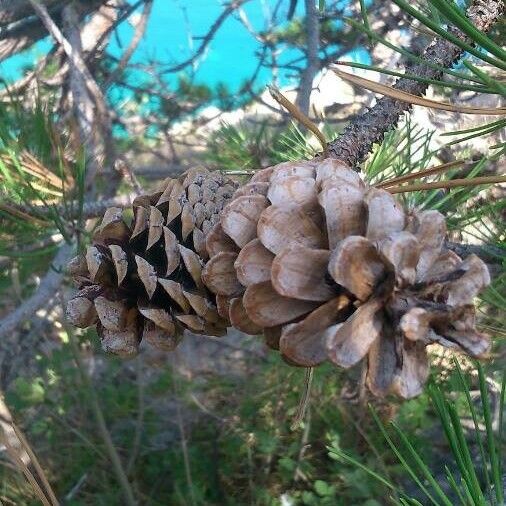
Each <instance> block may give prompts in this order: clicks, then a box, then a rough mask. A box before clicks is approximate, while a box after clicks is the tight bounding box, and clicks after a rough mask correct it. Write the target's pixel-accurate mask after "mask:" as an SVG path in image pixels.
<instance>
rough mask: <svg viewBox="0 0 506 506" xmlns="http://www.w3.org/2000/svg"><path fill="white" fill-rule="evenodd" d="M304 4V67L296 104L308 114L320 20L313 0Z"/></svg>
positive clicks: (315, 71)
mask: <svg viewBox="0 0 506 506" xmlns="http://www.w3.org/2000/svg"><path fill="white" fill-rule="evenodd" d="M304 3H305V6H306V18H305V28H306V68H305V69H304V70H303V71H302V75H301V78H300V85H299V92H298V93H297V99H296V102H295V103H296V105H297V107H298V108H299V110H300V111H302V112H303V113H304V114H305V115H306V116H309V106H310V103H311V102H310V100H311V92H312V91H313V79H314V76H315V75H316V73H317V72H318V70H319V64H318V63H319V62H318V48H319V45H320V21H319V18H318V9H317V8H316V3H315V0H304Z"/></svg>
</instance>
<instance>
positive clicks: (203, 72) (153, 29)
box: [0, 0, 369, 91]
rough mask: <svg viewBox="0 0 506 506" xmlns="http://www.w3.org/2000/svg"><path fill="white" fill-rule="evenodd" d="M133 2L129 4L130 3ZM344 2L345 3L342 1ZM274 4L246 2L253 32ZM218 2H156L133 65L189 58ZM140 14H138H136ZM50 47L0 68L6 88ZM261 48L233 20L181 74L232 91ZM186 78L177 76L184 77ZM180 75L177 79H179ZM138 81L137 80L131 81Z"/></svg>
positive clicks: (265, 75) (260, 80) (128, 31)
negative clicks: (223, 85)
mask: <svg viewBox="0 0 506 506" xmlns="http://www.w3.org/2000/svg"><path fill="white" fill-rule="evenodd" d="M131 1H133V0H131ZM343 1H347V0H343ZM277 4H278V0H250V1H249V2H246V3H245V4H244V6H243V10H244V12H245V14H246V16H247V18H248V20H249V22H250V23H251V26H252V27H253V29H254V30H255V31H260V32H261V31H262V30H266V29H267V22H266V20H267V19H269V18H270V17H271V15H270V14H271V13H272V12H273V9H275V8H276V5H277ZM288 4H289V2H288V1H282V2H281V4H280V8H279V10H278V14H277V19H278V26H284V25H286V14H287V8H288ZM303 5H304V2H302V1H299V2H298V5H297V11H296V16H302V15H303ZM223 8H224V7H223V2H220V1H218V0H155V1H154V4H153V9H152V13H151V17H150V20H149V24H148V27H147V30H146V34H145V36H144V38H143V40H142V41H141V43H140V44H139V47H138V48H137V50H136V52H135V53H134V55H133V57H132V60H131V61H132V62H133V63H147V62H149V61H158V62H162V63H163V64H165V65H167V66H169V65H170V64H171V63H177V62H180V61H184V60H186V59H187V58H189V57H190V56H191V55H192V54H193V53H194V52H195V51H196V49H197V48H198V47H199V45H200V44H201V39H199V37H203V36H204V35H205V34H206V33H207V32H208V30H209V28H210V26H211V25H212V24H213V23H214V22H215V21H216V19H217V18H218V16H219V15H220V14H221V12H222V11H223ZM140 11H141V9H140V10H139V12H140ZM132 33H133V29H132V26H131V25H130V23H128V22H123V23H122V24H121V25H120V26H119V28H118V30H117V33H116V35H115V36H113V37H111V40H110V45H109V51H110V52H111V53H112V54H113V55H115V56H119V55H121V53H122V51H123V50H124V48H125V47H126V46H127V45H128V43H129V40H130V38H131V36H132ZM50 47H51V41H50V40H49V39H48V38H46V39H44V40H42V41H40V42H38V43H37V44H36V45H35V46H34V47H32V48H31V49H30V50H28V51H26V52H24V53H22V54H19V55H16V56H14V57H12V58H10V59H9V60H6V61H5V62H3V63H2V64H1V65H0V72H1V74H2V77H3V79H5V80H6V81H7V82H10V81H13V80H15V79H16V78H19V77H20V76H21V75H22V73H23V70H24V69H25V68H26V67H27V66H29V65H33V64H34V62H36V61H37V59H38V58H40V57H41V56H43V55H44V54H45V53H46V52H47V51H48V49H49V48H50ZM260 47H261V44H260V43H259V42H258V41H257V40H256V39H255V38H254V37H253V36H252V35H251V34H250V33H249V32H248V31H247V30H246V29H245V27H244V26H243V24H242V23H241V22H240V21H239V19H237V18H236V17H233V16H229V17H228V18H227V19H226V21H225V22H224V23H223V24H222V25H221V27H220V28H219V30H218V31H217V32H216V34H215V36H214V38H213V40H212V42H211V44H210V45H209V46H208V48H207V49H206V51H205V52H204V53H203V55H202V56H201V57H200V58H199V59H198V60H197V62H196V63H195V64H194V66H193V67H189V68H188V69H187V70H186V71H185V72H186V73H187V74H188V73H190V74H192V75H193V77H194V80H195V82H197V83H204V84H207V85H208V86H211V87H213V86H216V85H217V84H218V83H223V84H225V85H226V86H227V87H228V88H229V89H230V90H232V91H234V90H237V89H238V88H239V87H240V85H241V83H242V82H243V81H244V80H246V79H248V78H249V77H250V76H251V75H252V74H253V72H254V71H255V68H256V66H257V62H258V60H257V53H258V51H259V49H260ZM301 56H303V54H302V52H300V51H299V50H297V49H293V48H286V47H285V48H282V51H281V53H280V54H279V55H278V61H279V62H288V61H291V60H293V59H295V58H298V57H301ZM349 56H351V57H352V58H353V59H354V60H355V61H359V62H367V61H368V60H369V58H368V54H367V52H366V51H365V50H364V49H359V50H356V51H354V52H353V53H352V54H350V55H349ZM185 72H182V73H183V74H184V73H185ZM180 75H181V73H180V74H179V76H180ZM135 78H138V79H143V77H142V76H141V75H140V74H139V75H138V76H135V74H134V79H135ZM177 78H178V75H174V74H169V75H168V76H167V80H168V82H169V83H170V82H175V80H177ZM271 78H272V75H271V71H270V69H268V68H263V69H261V70H260V72H259V74H258V77H257V79H256V81H255V87H256V88H257V89H258V88H259V87H261V86H264V85H265V84H266V83H268V82H270V80H271ZM278 80H279V84H281V85H286V84H290V82H291V80H292V76H290V74H288V73H287V72H282V73H280V74H279V76H278Z"/></svg>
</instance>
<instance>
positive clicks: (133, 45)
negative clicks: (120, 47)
mask: <svg viewBox="0 0 506 506" xmlns="http://www.w3.org/2000/svg"><path fill="white" fill-rule="evenodd" d="M152 7H153V0H146V1H145V3H144V9H143V11H142V14H141V17H140V19H139V22H138V24H137V26H136V27H135V32H134V35H133V37H132V40H131V41H130V44H129V46H128V47H127V48H126V50H125V52H124V53H123V55H122V56H121V59H120V61H119V62H118V65H117V66H116V68H115V69H114V70H113V71H112V72H111V73H110V74H109V76H108V78H107V80H106V82H105V85H104V89H107V88H108V87H109V86H110V85H111V84H112V83H113V82H114V81H115V80H116V78H117V77H118V76H119V75H120V74H121V73H122V72H123V70H124V68H125V67H126V66H127V65H128V62H129V61H130V58H131V57H132V55H133V54H134V52H135V50H136V49H137V46H138V45H139V42H140V41H141V39H142V37H143V36H144V32H145V31H146V26H147V24H148V19H149V15H150V14H151V8H152Z"/></svg>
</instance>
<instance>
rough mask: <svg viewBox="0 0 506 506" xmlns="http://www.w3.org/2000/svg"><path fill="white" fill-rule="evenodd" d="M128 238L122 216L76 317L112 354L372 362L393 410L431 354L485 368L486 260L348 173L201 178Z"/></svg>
mask: <svg viewBox="0 0 506 506" xmlns="http://www.w3.org/2000/svg"><path fill="white" fill-rule="evenodd" d="M133 214H134V218H133V220H132V224H131V225H128V224H127V223H126V221H125V220H124V218H123V215H122V212H121V210H119V209H110V210H108V211H107V212H106V214H105V216H104V219H103V221H102V224H101V225H100V227H99V228H98V230H97V233H96V234H95V237H94V241H93V244H92V245H91V246H89V247H88V249H87V251H86V254H85V255H84V256H81V257H78V258H76V259H74V260H73V261H72V263H71V265H70V266H69V271H70V272H71V273H72V275H73V277H74V279H75V280H76V282H77V283H78V285H79V289H80V290H79V292H78V293H77V295H75V296H74V297H73V298H72V299H71V300H70V301H69V303H68V307H67V317H68V319H69V320H70V321H71V323H73V324H74V325H76V326H78V327H87V326H90V325H93V324H96V325H97V330H98V333H99V335H100V337H101V339H102V343H103V346H104V348H105V349H106V350H108V351H112V352H114V353H118V354H121V355H131V354H134V353H135V352H136V351H137V349H138V346H139V343H140V341H141V339H145V340H146V341H148V342H149V343H151V344H153V345H155V346H157V347H161V348H162V349H167V350H171V349H173V348H174V347H175V346H176V345H177V343H178V342H179V340H180V338H181V336H182V331H183V330H184V329H185V328H186V329H190V330H191V331H192V332H195V333H201V334H205V335H213V336H219V335H222V334H223V333H224V332H225V330H226V328H227V327H228V326H230V325H231V326H233V327H235V328H237V329H239V330H241V331H243V332H245V333H247V334H264V335H265V338H266V342H267V344H268V345H269V346H270V347H271V348H274V349H278V350H279V351H280V353H281V355H282V357H283V358H284V360H285V361H286V362H287V363H289V364H291V365H295V366H303V367H314V366H316V365H318V364H320V363H322V362H324V361H326V360H330V361H331V362H333V363H334V364H336V365H337V366H340V367H344V368H349V367H352V366H354V365H356V364H358V363H359V362H361V361H362V360H366V361H367V362H366V363H367V384H368V387H369V389H370V390H371V392H372V393H373V394H375V395H378V396H382V395H386V394H388V393H395V394H397V395H399V396H401V397H404V398H410V397H413V396H416V395H418V394H419V393H420V392H421V391H422V389H423V385H424V383H425V381H426V379H427V376H428V371H429V366H428V358H427V353H426V346H427V345H428V344H431V343H438V344H440V345H443V346H445V347H449V348H455V349H459V350H461V351H463V352H465V353H467V354H469V355H471V356H473V357H483V356H485V355H486V354H487V352H488V350H489V348H490V340H489V338H488V337H487V336H486V335H483V334H481V333H479V332H478V331H477V330H476V328H475V308H474V305H473V299H474V297H475V296H476V295H477V294H478V292H479V291H480V290H481V289H483V288H484V287H485V286H487V285H488V284H489V282H490V277H489V273H488V270H487V267H486V266H485V264H484V263H483V262H482V261H481V260H480V259H479V258H478V257H477V256H475V255H471V256H469V257H467V258H466V259H465V260H464V261H462V260H461V259H460V258H459V257H458V256H457V255H456V254H454V253H452V252H451V251H448V250H446V249H445V248H444V239H445V236H446V224H445V219H444V217H443V216H442V215H441V214H440V213H438V212H437V211H421V212H416V211H410V212H407V211H406V210H404V209H403V208H402V206H401V205H400V204H399V202H397V201H396V200H395V199H394V198H393V196H392V195H391V194H390V193H388V192H387V191H385V190H382V189H378V188H374V187H370V186H368V185H367V184H365V183H364V182H363V181H362V179H361V178H360V176H359V175H358V174H357V173H356V172H354V171H353V170H351V169H350V168H349V167H347V166H345V165H344V164H343V163H342V162H340V161H337V160H332V159H326V160H323V161H302V162H286V163H281V164H279V165H276V166H274V167H269V168H267V169H262V170H259V171H257V172H256V173H255V175H254V176H253V177H252V179H251V180H250V181H249V182H248V183H247V184H245V185H243V186H240V187H239V188H237V185H236V184H235V183H234V182H232V181H231V180H230V179H227V178H224V177H223V176H222V175H221V174H220V173H217V172H208V171H206V170H204V169H194V170H191V171H189V172H188V173H186V174H184V175H183V176H181V177H180V178H179V179H168V180H165V181H164V182H163V184H162V186H161V187H160V189H159V191H158V192H156V193H154V194H150V195H145V196H142V197H139V198H138V199H136V201H135V202H134V203H133Z"/></svg>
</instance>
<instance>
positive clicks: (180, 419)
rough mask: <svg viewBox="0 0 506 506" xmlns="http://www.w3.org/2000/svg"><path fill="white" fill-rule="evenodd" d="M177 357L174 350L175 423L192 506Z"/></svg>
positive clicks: (193, 502) (191, 482)
mask: <svg viewBox="0 0 506 506" xmlns="http://www.w3.org/2000/svg"><path fill="white" fill-rule="evenodd" d="M177 357H178V352H177V350H176V352H175V353H174V354H173V356H172V377H173V383H174V394H175V396H176V417H177V425H178V428H179V437H180V439H181V452H182V454H183V462H184V471H185V476H186V485H187V486H188V492H189V494H190V502H191V504H192V506H196V504H197V501H196V498H195V492H194V490H193V479H192V473H191V467H190V457H189V455H188V445H187V441H186V432H185V428H184V422H183V417H182V415H181V406H180V399H179V389H178V381H177V379H176V375H177V371H176V360H177Z"/></svg>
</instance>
